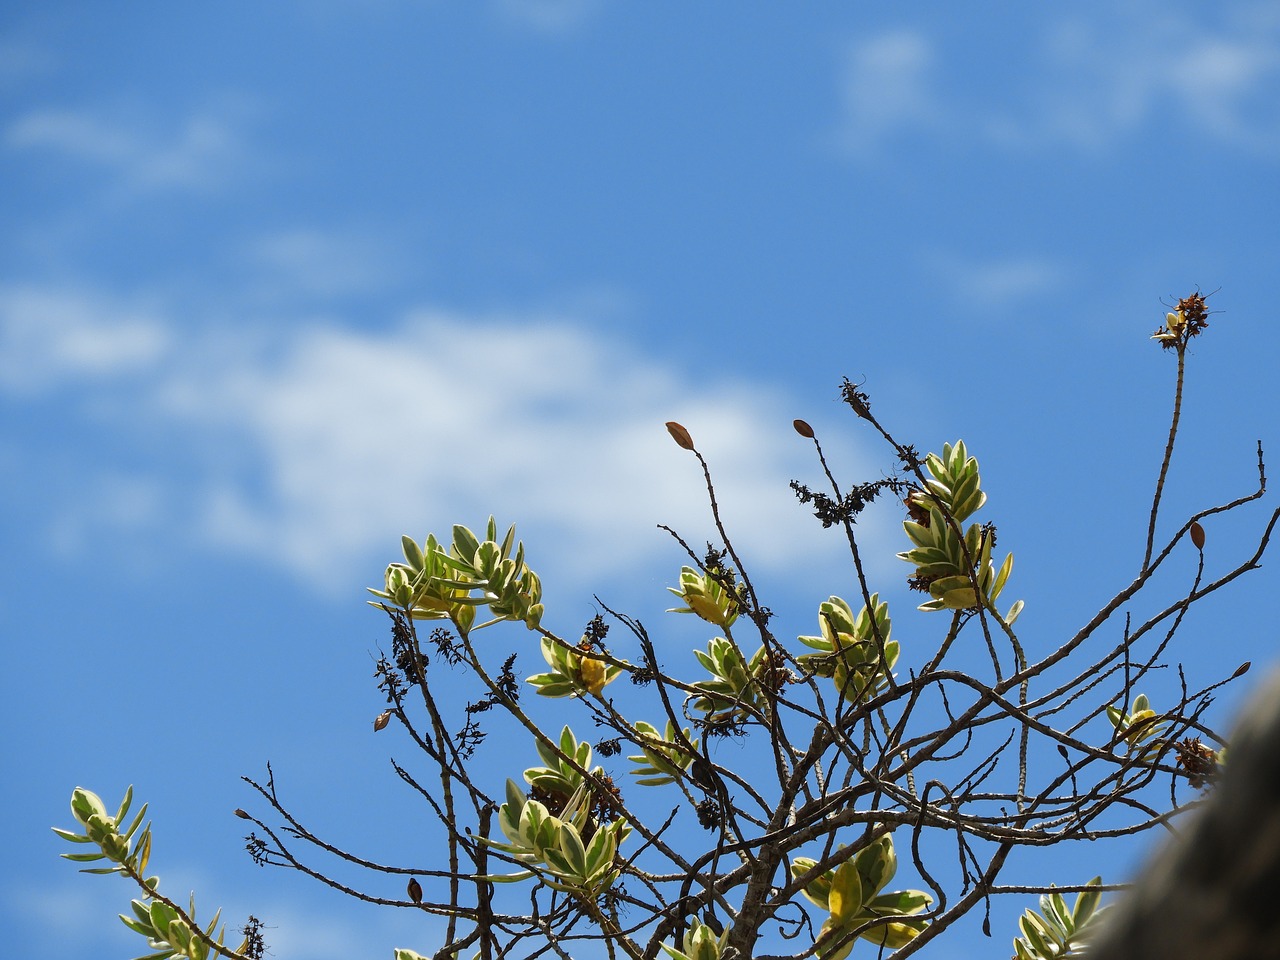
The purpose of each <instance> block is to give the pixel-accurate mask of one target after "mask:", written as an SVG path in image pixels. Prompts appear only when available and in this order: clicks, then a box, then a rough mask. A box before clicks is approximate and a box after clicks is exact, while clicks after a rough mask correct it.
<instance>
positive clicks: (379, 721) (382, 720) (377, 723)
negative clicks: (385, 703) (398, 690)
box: [373, 710, 391, 733]
mask: <svg viewBox="0 0 1280 960" xmlns="http://www.w3.org/2000/svg"><path fill="white" fill-rule="evenodd" d="M390 722H391V711H390V710H384V711H383V712H382V713H380V714H378V716H377V717H376V718H375V719H374V721H373V732H374V733H377V732H378V731H379V730H382V729H384V728H385V727H386V725H387V724H388V723H390Z"/></svg>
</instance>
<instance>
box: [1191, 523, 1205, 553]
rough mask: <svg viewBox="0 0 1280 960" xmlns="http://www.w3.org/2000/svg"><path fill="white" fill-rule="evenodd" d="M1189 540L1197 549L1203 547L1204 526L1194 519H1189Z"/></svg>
mask: <svg viewBox="0 0 1280 960" xmlns="http://www.w3.org/2000/svg"><path fill="white" fill-rule="evenodd" d="M1191 542H1192V543H1194V544H1195V545H1196V549H1197V550H1203V549H1204V527H1202V526H1200V524H1198V523H1196V522H1195V521H1194V520H1192V521H1191Z"/></svg>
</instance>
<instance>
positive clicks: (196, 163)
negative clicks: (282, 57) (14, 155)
mask: <svg viewBox="0 0 1280 960" xmlns="http://www.w3.org/2000/svg"><path fill="white" fill-rule="evenodd" d="M4 141H5V144H6V146H8V147H9V148H10V149H16V150H31V151H45V152H53V153H58V154H62V155H64V156H67V157H70V158H72V159H75V160H81V161H86V162H92V163H97V164H100V165H102V166H104V167H107V168H110V169H113V170H115V171H116V172H117V173H118V174H119V175H120V176H121V177H122V178H123V181H124V182H125V183H127V184H128V185H130V186H132V187H134V188H138V189H170V188H179V189H191V188H194V189H208V188H212V187H215V186H217V185H219V184H222V183H224V182H225V181H226V180H227V178H228V177H230V176H232V175H233V174H234V173H235V172H237V171H240V170H243V169H244V167H245V165H246V162H247V153H246V150H245V148H244V145H243V143H242V142H241V139H240V137H239V135H238V134H237V133H236V130H235V128H234V124H233V123H232V122H231V121H230V120H229V119H228V118H227V117H225V116H221V115H218V114H216V113H212V112H206V113H199V114H196V115H194V116H191V117H188V118H187V119H186V120H184V121H183V122H182V123H180V124H179V125H178V126H177V127H176V128H175V129H172V130H169V131H166V132H163V133H161V132H157V131H155V130H153V129H151V128H150V126H149V125H148V124H146V123H144V122H141V121H139V120H138V119H137V118H136V117H130V116H122V115H108V114H105V113H102V112H93V111H88V110H56V109H41V110H32V111H30V112H28V113H26V114H24V115H22V116H20V117H18V118H17V119H15V120H14V121H13V122H12V123H10V124H9V126H8V128H7V129H6V130H5V135H4Z"/></svg>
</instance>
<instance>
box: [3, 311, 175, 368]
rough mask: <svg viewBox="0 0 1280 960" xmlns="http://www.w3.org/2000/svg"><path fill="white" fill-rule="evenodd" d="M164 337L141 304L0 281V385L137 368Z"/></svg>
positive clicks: (163, 346) (158, 351)
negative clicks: (3, 286)
mask: <svg viewBox="0 0 1280 960" xmlns="http://www.w3.org/2000/svg"><path fill="white" fill-rule="evenodd" d="M170 344H171V340H170V335H169V331H168V329H167V328H166V327H165V325H164V324H163V323H162V322H161V321H160V320H158V319H157V318H156V317H155V315H154V313H153V312H151V311H150V310H149V309H148V308H147V307H146V306H140V305H137V304H131V303H122V302H119V301H117V300H114V299H112V298H107V297H101V296H88V295H81V294H76V293H68V292H63V291H61V290H51V289H45V288H40V287H17V288H7V289H0V386H2V387H4V388H5V389H8V390H10V391H14V392H19V393H33V392H40V391H43V390H48V389H53V388H65V387H66V386H68V385H79V386H83V385H85V384H92V383H94V382H95V381H103V380H108V379H114V378H120V377H125V376H131V375H136V374H138V373H139V372H140V371H145V370H147V369H149V368H153V367H154V366H155V365H156V364H157V362H158V361H159V360H160V358H161V357H162V356H163V355H164V354H165V352H166V351H167V350H168V348H169V346H170Z"/></svg>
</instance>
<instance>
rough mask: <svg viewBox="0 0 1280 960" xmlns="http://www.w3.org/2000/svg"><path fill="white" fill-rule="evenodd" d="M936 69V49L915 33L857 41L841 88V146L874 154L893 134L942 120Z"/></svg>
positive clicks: (850, 54)
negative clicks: (935, 87) (935, 85)
mask: <svg viewBox="0 0 1280 960" xmlns="http://www.w3.org/2000/svg"><path fill="white" fill-rule="evenodd" d="M933 65H934V50H933V46H932V44H931V43H930V41H929V40H928V39H926V38H925V37H924V35H923V34H921V33H919V32H916V31H911V30H895V31H890V32H887V33H882V34H880V35H878V36H873V37H869V38H866V39H862V40H859V41H857V42H856V43H854V44H853V45H852V47H851V48H850V50H849V54H848V59H847V60H846V63H845V67H844V77H843V85H842V89H841V95H842V101H843V104H844V119H843V121H842V124H841V129H840V132H839V140H840V144H841V146H842V148H843V149H844V150H845V151H847V152H848V153H851V154H855V155H859V156H870V155H873V154H875V153H877V152H878V151H879V150H880V148H881V147H882V146H883V142H884V140H885V138H886V137H888V136H890V135H891V134H897V133H900V132H902V131H904V130H907V129H910V128H913V127H922V126H923V127H931V126H934V125H935V124H936V123H937V122H938V120H939V117H938V116H937V110H938V104H937V98H936V96H935V94H934V91H933V87H932V78H931V72H932V70H933Z"/></svg>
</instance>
